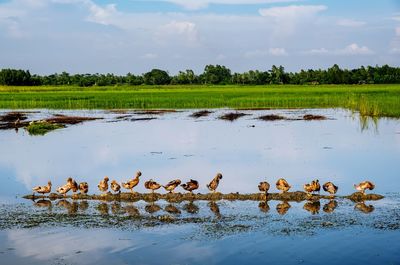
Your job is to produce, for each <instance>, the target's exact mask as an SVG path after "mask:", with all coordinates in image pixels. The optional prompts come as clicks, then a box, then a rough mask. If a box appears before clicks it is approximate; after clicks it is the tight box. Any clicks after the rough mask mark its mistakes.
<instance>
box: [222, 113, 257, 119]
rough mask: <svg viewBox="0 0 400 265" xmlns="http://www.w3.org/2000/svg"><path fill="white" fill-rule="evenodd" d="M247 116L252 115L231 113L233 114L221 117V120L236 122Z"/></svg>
mask: <svg viewBox="0 0 400 265" xmlns="http://www.w3.org/2000/svg"><path fill="white" fill-rule="evenodd" d="M246 115H250V114H246V113H241V112H231V113H227V114H224V115H222V116H220V117H219V119H221V120H226V121H235V120H237V119H239V118H240V117H243V116H246Z"/></svg>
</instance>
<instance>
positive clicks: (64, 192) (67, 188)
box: [57, 183, 71, 197]
mask: <svg viewBox="0 0 400 265" xmlns="http://www.w3.org/2000/svg"><path fill="white" fill-rule="evenodd" d="M70 190H71V187H70V185H69V184H68V183H67V184H64V185H62V186H60V187H58V188H57V192H58V193H60V194H62V195H64V197H66V196H67V192H68V191H70Z"/></svg>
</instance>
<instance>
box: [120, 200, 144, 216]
mask: <svg viewBox="0 0 400 265" xmlns="http://www.w3.org/2000/svg"><path fill="white" fill-rule="evenodd" d="M123 210H124V212H125V213H127V214H128V215H129V216H135V217H138V216H140V212H139V209H138V208H137V207H136V206H134V205H133V203H130V204H128V205H126V206H125V207H123Z"/></svg>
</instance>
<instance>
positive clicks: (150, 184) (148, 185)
mask: <svg viewBox="0 0 400 265" xmlns="http://www.w3.org/2000/svg"><path fill="white" fill-rule="evenodd" d="M144 187H145V188H146V189H149V190H151V192H152V193H154V191H155V190H158V189H159V188H161V184H158V183H157V182H155V181H154V180H152V179H150V180H148V181H146V182H145V183H144Z"/></svg>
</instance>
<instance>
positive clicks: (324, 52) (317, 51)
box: [304, 48, 329, 54]
mask: <svg viewBox="0 0 400 265" xmlns="http://www.w3.org/2000/svg"><path fill="white" fill-rule="evenodd" d="M304 53H305V54H327V53H329V51H328V50H327V49H325V48H320V49H311V50H309V51H306V52H304Z"/></svg>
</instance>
